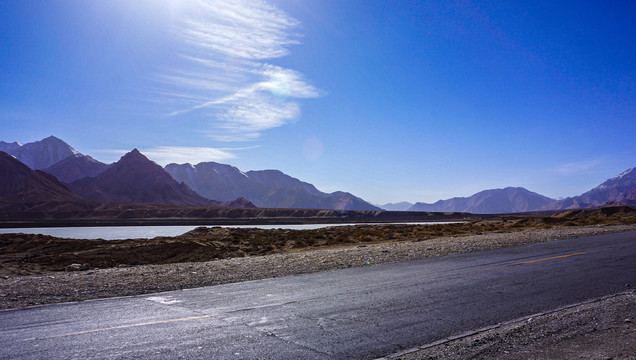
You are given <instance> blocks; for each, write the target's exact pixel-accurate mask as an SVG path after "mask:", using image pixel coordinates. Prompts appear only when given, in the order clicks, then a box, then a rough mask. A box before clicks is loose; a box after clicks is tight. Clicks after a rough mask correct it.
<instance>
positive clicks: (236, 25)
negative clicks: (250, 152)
mask: <svg viewBox="0 0 636 360" xmlns="http://www.w3.org/2000/svg"><path fill="white" fill-rule="evenodd" d="M195 4H196V5H195V6H194V7H190V8H189V11H188V12H186V13H185V14H184V17H185V18H184V20H183V21H181V22H180V23H179V25H178V27H177V31H176V34H177V36H178V37H179V38H180V39H181V40H182V42H183V45H184V46H183V49H182V51H181V59H182V60H183V67H182V68H171V69H168V70H166V71H164V72H162V73H159V74H157V80H158V81H159V82H160V83H161V84H162V90H161V94H160V95H161V96H162V97H164V98H168V99H169V100H170V101H171V103H173V104H176V105H177V107H176V108H175V110H174V111H172V112H170V113H169V114H167V115H168V116H170V117H180V116H189V117H190V118H193V117H195V118H196V119H198V120H203V123H204V124H203V127H204V129H201V130H203V131H207V132H208V134H209V137H210V138H212V139H215V140H219V141H245V140H253V139H256V138H258V137H259V136H260V135H261V133H262V132H263V131H266V130H268V129H272V128H276V127H279V126H282V125H284V124H286V123H288V122H290V121H293V120H294V119H296V118H298V117H299V116H300V114H301V106H300V103H299V100H300V99H309V98H316V97H319V96H321V92H320V91H319V90H318V89H316V88H315V87H314V86H312V85H311V84H309V83H308V82H307V81H306V80H305V79H304V76H303V75H302V74H301V73H299V72H297V71H294V70H291V69H286V68H283V67H280V66H276V65H273V64H270V63H267V62H265V60H268V59H275V58H279V57H282V56H285V55H287V54H288V53H289V49H288V47H289V46H291V45H294V44H299V43H300V42H299V40H298V39H299V38H300V35H299V34H298V33H296V32H295V31H294V29H295V28H296V27H297V26H298V25H299V22H298V21H297V20H295V19H293V18H292V17H290V16H288V15H287V14H285V13H284V12H282V11H281V10H279V9H277V8H276V7H275V6H273V5H270V4H268V3H266V2H264V1H259V0H256V1H254V0H251V1H241V0H239V1H236V0H233V1H229V0H198V1H196V2H195Z"/></svg>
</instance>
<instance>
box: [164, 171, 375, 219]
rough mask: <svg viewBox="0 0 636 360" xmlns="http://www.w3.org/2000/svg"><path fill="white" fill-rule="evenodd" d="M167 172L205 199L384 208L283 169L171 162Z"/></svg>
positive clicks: (305, 206) (271, 204)
mask: <svg viewBox="0 0 636 360" xmlns="http://www.w3.org/2000/svg"><path fill="white" fill-rule="evenodd" d="M165 169H166V171H167V172H168V173H170V175H172V177H173V178H174V179H175V180H177V181H182V182H184V183H186V184H188V185H189V186H190V187H191V188H192V189H193V190H194V191H196V192H197V193H199V194H201V195H202V196H204V197H206V198H210V199H212V198H214V199H220V200H224V199H225V198H228V197H236V196H242V197H244V198H246V199H247V200H249V201H251V202H252V203H254V204H255V205H256V206H258V207H261V208H291V209H335V210H381V209H380V208H379V207H376V206H374V205H372V204H370V203H368V202H366V201H365V200H363V199H361V198H359V197H357V196H355V195H353V194H350V193H346V192H341V191H336V192H333V193H331V194H328V193H324V192H321V191H320V190H318V189H316V187H315V186H314V185H312V184H310V183H307V182H304V181H301V180H299V179H296V178H294V177H292V176H289V175H287V174H285V173H283V172H282V171H280V170H271V169H270V170H251V171H248V172H243V171H241V170H239V169H238V168H236V167H234V166H231V165H227V164H220V163H216V162H212V161H208V162H202V163H198V164H196V165H192V164H189V163H186V164H175V163H172V164H168V165H166V167H165Z"/></svg>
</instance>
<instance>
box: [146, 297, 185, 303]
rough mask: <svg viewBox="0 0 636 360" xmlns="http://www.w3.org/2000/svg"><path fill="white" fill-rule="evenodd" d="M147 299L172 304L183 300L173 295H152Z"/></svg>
mask: <svg viewBox="0 0 636 360" xmlns="http://www.w3.org/2000/svg"><path fill="white" fill-rule="evenodd" d="M146 300H149V301H154V302H156V303H159V304H163V305H172V304H176V303H180V302H181V300H176V299H173V298H172V296H168V297H163V296H151V297H147V298H146Z"/></svg>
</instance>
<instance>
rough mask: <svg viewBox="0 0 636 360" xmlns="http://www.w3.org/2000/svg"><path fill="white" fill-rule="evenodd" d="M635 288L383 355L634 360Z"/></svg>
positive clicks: (404, 359)
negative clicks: (399, 352) (417, 347)
mask: <svg viewBox="0 0 636 360" xmlns="http://www.w3.org/2000/svg"><path fill="white" fill-rule="evenodd" d="M635 317H636V292H635V291H630V292H626V293H622V294H618V295H613V296H608V297H604V298H601V299H595V300H593V301H590V302H586V303H583V304H578V305H574V306H570V307H567V308H563V309H557V310H555V311H552V312H549V313H545V314H538V315H535V316H530V317H526V318H523V319H518V320H516V321H512V322H509V323H506V324H500V325H497V326H495V327H493V328H491V329H485V330H482V331H477V332H475V333H473V334H470V335H465V336H458V337H456V338H454V339H451V340H445V341H441V342H437V343H435V344H430V345H425V346H422V347H421V349H413V350H410V351H407V353H402V354H396V355H393V356H388V357H387V359H400V360H424V359H426V360H433V359H502V360H509V359H510V360H512V359H537V360H538V359H546V360H547V359H554V360H559V359H615V360H619V359H622V360H633V359H636V326H635V324H634V322H636V318H635Z"/></svg>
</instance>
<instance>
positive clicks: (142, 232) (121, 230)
mask: <svg viewBox="0 0 636 360" xmlns="http://www.w3.org/2000/svg"><path fill="white" fill-rule="evenodd" d="M451 223H453V222H427V223H395V224H406V225H409V224H419V225H434V224H451ZM345 225H375V224H311V225H220V226H221V227H233V228H258V229H291V230H312V229H321V228H324V227H328V226H345ZM385 225H387V224H385ZM206 226H208V227H214V226H209V225H206ZM217 226H219V225H217ZM197 227H198V226H196V225H187V226H102V227H56V228H11V229H0V234H7V233H25V234H43V235H52V236H57V237H63V238H73V239H106V240H119V239H135V238H153V237H156V236H176V235H181V234H183V233H186V232H188V231H190V230H193V229H195V228H197Z"/></svg>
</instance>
